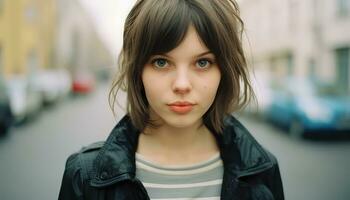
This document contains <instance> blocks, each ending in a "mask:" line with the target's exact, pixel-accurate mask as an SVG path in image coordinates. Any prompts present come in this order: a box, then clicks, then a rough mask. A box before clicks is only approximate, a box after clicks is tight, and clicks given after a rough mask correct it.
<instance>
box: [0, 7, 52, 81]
mask: <svg viewBox="0 0 350 200" xmlns="http://www.w3.org/2000/svg"><path fill="white" fill-rule="evenodd" d="M55 15H56V12H55V4H54V0H0V74H2V75H3V76H5V77H7V78H10V77H11V76H13V75H27V74H29V73H31V72H34V71H36V70H39V69H42V68H47V67H50V66H51V65H52V61H53V57H52V56H53V38H54V33H55V26H54V21H55Z"/></svg>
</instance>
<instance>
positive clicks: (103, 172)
mask: <svg viewBox="0 0 350 200" xmlns="http://www.w3.org/2000/svg"><path fill="white" fill-rule="evenodd" d="M214 135H215V137H216V140H217V143H218V146H219V149H220V155H221V158H222V160H223V163H224V177H223V183H222V191H221V199H222V200H274V199H275V200H283V199H284V195H283V188H282V182H281V177H280V172H279V168H278V164H277V160H276V158H275V157H274V156H273V155H272V154H270V153H269V152H267V151H266V150H264V149H263V147H262V146H260V145H259V144H258V143H257V141H256V140H255V139H254V138H253V137H252V136H251V135H250V134H249V132H248V131H247V130H246V129H245V128H244V127H243V126H242V125H241V124H240V123H239V122H238V121H237V120H236V119H235V118H234V117H228V118H227V119H226V120H225V128H224V131H223V134H220V135H219V134H214ZM138 136H139V131H138V130H137V129H135V127H134V126H133V125H132V124H131V121H130V118H129V117H127V116H125V117H124V118H123V119H122V120H121V121H120V122H119V123H118V124H117V126H116V127H115V128H114V129H113V130H112V133H111V134H110V136H109V137H108V139H107V141H106V142H100V143H94V144H92V145H90V146H88V147H86V148H83V149H82V150H81V151H80V152H78V153H75V154H73V155H71V156H70V157H69V158H68V160H67V163H66V169H65V172H64V175H63V180H62V185H61V190H60V193H59V198H58V199H59V200H73V199H74V200H77V199H79V200H82V199H84V200H134V199H135V200H138V199H149V197H148V195H147V192H146V190H145V188H144V186H143V185H142V183H141V182H140V181H139V180H138V179H137V178H135V151H136V148H137V144H138Z"/></svg>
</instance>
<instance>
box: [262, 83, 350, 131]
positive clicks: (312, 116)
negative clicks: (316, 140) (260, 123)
mask: <svg viewBox="0 0 350 200" xmlns="http://www.w3.org/2000/svg"><path fill="white" fill-rule="evenodd" d="M277 88H278V89H277V90H275V91H274V92H273V95H272V102H271V105H270V106H269V108H268V109H267V112H266V115H267V116H266V117H267V119H268V120H269V121H271V122H273V123H275V124H277V125H279V126H282V127H285V128H287V129H288V131H289V133H290V134H291V135H292V136H294V137H303V136H305V134H306V133H310V134H321V133H332V132H336V131H342V132H343V131H344V132H347V131H349V133H350V96H347V95H334V94H333V95H331V94H327V93H325V92H323V93H322V92H321V90H319V89H318V88H316V86H315V85H314V84H313V83H312V82H311V81H309V80H305V79H298V78H290V79H287V80H286V81H284V83H283V84H282V85H279V86H278V87H277Z"/></svg>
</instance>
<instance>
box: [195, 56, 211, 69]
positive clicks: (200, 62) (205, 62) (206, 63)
mask: <svg viewBox="0 0 350 200" xmlns="http://www.w3.org/2000/svg"><path fill="white" fill-rule="evenodd" d="M211 63H212V62H211V61H210V60H208V59H206V58H203V59H200V60H198V61H197V63H196V65H197V67H199V68H208V67H209V66H210V64H211Z"/></svg>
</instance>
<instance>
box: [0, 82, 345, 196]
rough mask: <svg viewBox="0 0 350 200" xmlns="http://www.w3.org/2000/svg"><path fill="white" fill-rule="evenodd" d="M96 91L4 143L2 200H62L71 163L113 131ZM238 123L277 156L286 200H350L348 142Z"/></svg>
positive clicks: (52, 110) (102, 88) (47, 112)
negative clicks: (66, 168) (300, 136)
mask: <svg viewBox="0 0 350 200" xmlns="http://www.w3.org/2000/svg"><path fill="white" fill-rule="evenodd" d="M96 89H97V90H96V91H95V92H94V93H91V94H89V95H88V96H75V97H68V98H67V99H65V101H64V102H62V103H60V104H57V105H53V106H51V107H49V108H48V109H44V110H43V111H42V112H41V113H40V115H39V116H38V118H37V119H33V121H32V122H31V123H28V124H24V125H23V126H20V127H13V128H12V130H11V131H10V133H8V135H7V136H5V137H2V138H1V139H0V160H1V165H0V173H1V174H0V177H1V180H0V181H1V182H0V199H1V200H22V199H26V200H39V199H40V200H41V199H57V195H58V191H59V187H60V182H61V178H62V174H63V170H64V165H65V160H66V158H67V157H68V156H69V155H70V154H71V153H72V152H75V151H77V150H79V149H80V148H81V147H82V146H84V145H88V144H89V143H91V142H94V141H98V140H104V139H105V138H106V137H107V136H108V134H109V131H110V130H111V129H112V128H113V125H114V120H113V115H112V112H111V111H110V109H109V107H108V102H107V97H108V89H109V87H108V85H106V84H103V85H98V86H97V88H96ZM118 117H119V118H120V117H121V114H119V116H118ZM239 118H240V120H241V121H242V123H243V124H245V125H246V126H247V128H248V129H249V130H250V131H251V132H252V133H253V135H254V136H255V137H256V139H257V140H258V141H259V142H260V143H262V144H263V145H264V146H265V147H266V148H267V149H269V150H270V151H271V152H273V153H274V154H275V155H276V156H277V158H278V160H279V162H280V169H281V174H282V178H283V182H284V188H285V195H286V199H287V200H330V199H331V200H348V199H350V190H349V186H350V179H349V177H350V170H349V169H350V158H349V155H350V142H349V141H313V140H295V139H291V138H290V137H288V135H287V134H285V133H282V132H281V131H280V130H279V129H278V130H277V129H275V128H273V127H271V126H270V125H267V124H265V123H262V122H260V121H257V120H253V119H248V118H246V117H239Z"/></svg>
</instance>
